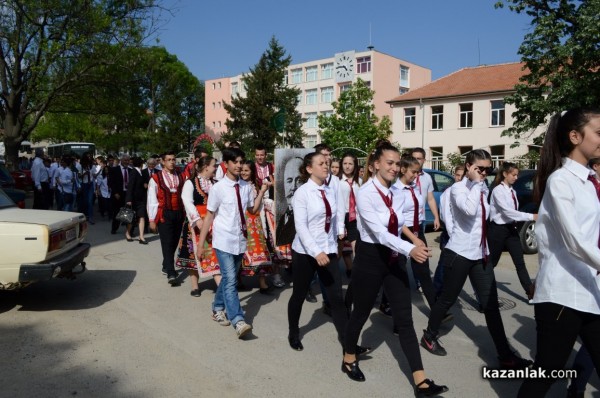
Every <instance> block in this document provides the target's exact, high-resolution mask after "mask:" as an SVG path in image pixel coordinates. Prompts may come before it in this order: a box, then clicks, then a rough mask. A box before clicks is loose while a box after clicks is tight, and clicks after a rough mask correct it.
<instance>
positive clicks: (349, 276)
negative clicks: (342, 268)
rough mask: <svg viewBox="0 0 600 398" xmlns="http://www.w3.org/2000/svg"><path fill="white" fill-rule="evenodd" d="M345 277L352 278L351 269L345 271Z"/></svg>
mask: <svg viewBox="0 0 600 398" xmlns="http://www.w3.org/2000/svg"><path fill="white" fill-rule="evenodd" d="M346 277H347V278H352V270H351V269H347V270H346Z"/></svg>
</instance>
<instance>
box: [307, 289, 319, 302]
mask: <svg viewBox="0 0 600 398" xmlns="http://www.w3.org/2000/svg"><path fill="white" fill-rule="evenodd" d="M306 301H308V302H309V303H316V302H317V298H316V297H315V295H314V294H313V292H311V291H310V290H309V291H308V293H306Z"/></svg>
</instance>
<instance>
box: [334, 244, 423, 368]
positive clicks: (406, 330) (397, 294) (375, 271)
mask: <svg viewBox="0 0 600 398" xmlns="http://www.w3.org/2000/svg"><path fill="white" fill-rule="evenodd" d="M390 254H391V250H390V249H389V248H387V247H385V246H383V245H379V244H373V243H366V242H363V241H361V240H360V239H359V240H358V241H357V242H356V256H355V257H354V264H353V266H352V292H353V299H354V300H353V305H354V307H353V310H352V314H351V315H350V319H349V320H348V324H347V325H346V339H345V344H344V347H345V351H346V352H347V353H348V354H355V353H356V345H357V344H358V338H359V336H360V332H361V331H362V328H363V326H364V325H365V322H366V321H367V319H368V318H369V315H370V314H371V310H372V309H373V305H374V304H375V299H376V298H377V294H378V293H379V289H380V288H381V286H383V289H384V291H385V294H386V295H387V297H388V300H389V304H390V308H391V310H392V318H393V319H394V324H395V325H396V326H397V328H398V338H399V340H400V345H401V346H402V351H403V352H404V355H406V358H407V359H408V363H409V365H410V368H411V370H412V372H416V371H418V370H423V362H422V360H421V352H420V351H419V342H418V340H417V335H416V333H415V328H414V325H413V319H412V304H411V301H410V285H409V281H408V273H407V271H406V257H404V256H402V255H400V256H399V257H398V258H397V260H396V261H393V262H392V263H390Z"/></svg>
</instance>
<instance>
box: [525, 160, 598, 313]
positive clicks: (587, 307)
mask: <svg viewBox="0 0 600 398" xmlns="http://www.w3.org/2000/svg"><path fill="white" fill-rule="evenodd" d="M562 164H563V166H562V167H561V168H560V169H558V170H556V171H555V172H553V173H552V174H551V175H550V177H548V181H547V183H546V191H545V192H544V197H543V199H542V203H541V206H540V211H539V213H538V220H537V222H536V236H537V240H538V245H539V254H538V256H539V263H540V270H539V272H538V275H537V278H536V281H535V285H536V289H535V296H534V298H533V302H534V303H544V302H552V303H556V304H560V305H564V306H567V307H569V308H573V309H575V310H578V311H583V312H589V313H593V314H600V284H599V283H600V276H598V271H600V249H599V248H598V235H599V234H600V203H599V202H598V196H597V195H596V189H595V188H594V185H593V184H592V182H591V181H588V179H587V178H588V175H590V174H591V173H592V172H591V171H590V170H589V169H588V168H587V167H585V166H583V165H582V164H580V163H577V162H575V161H573V160H571V159H569V158H563V160H562Z"/></svg>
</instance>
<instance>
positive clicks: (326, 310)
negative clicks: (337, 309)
mask: <svg viewBox="0 0 600 398" xmlns="http://www.w3.org/2000/svg"><path fill="white" fill-rule="evenodd" d="M322 309H323V314H325V315H327V316H330V317H333V314H332V313H331V306H330V305H329V304H326V303H325V302H323V307H322Z"/></svg>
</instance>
